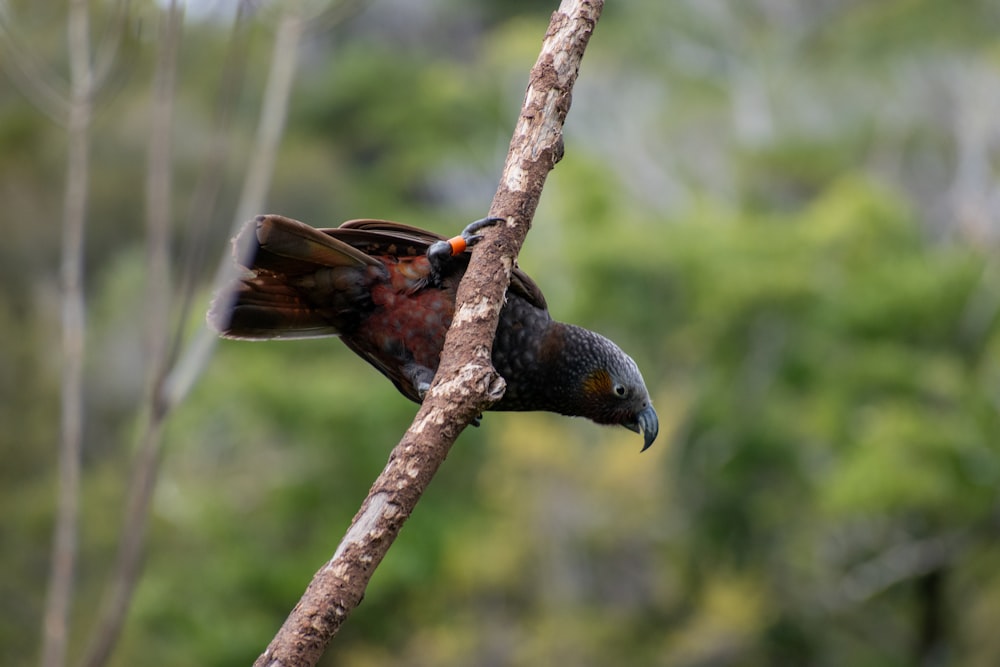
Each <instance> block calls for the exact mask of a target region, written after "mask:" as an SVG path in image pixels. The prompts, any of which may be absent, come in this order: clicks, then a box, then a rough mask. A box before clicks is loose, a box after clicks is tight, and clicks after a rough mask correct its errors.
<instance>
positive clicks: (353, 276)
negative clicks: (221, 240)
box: [208, 215, 382, 340]
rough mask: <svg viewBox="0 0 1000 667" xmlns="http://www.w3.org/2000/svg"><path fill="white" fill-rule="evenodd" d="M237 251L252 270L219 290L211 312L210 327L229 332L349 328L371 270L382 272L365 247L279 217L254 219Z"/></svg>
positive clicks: (303, 333)
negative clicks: (359, 246) (357, 246)
mask: <svg viewBox="0 0 1000 667" xmlns="http://www.w3.org/2000/svg"><path fill="white" fill-rule="evenodd" d="M233 249H234V254H235V256H236V261H237V263H238V264H240V265H241V266H244V267H246V272H245V273H244V274H243V275H242V276H240V277H239V278H238V279H237V280H235V281H234V282H233V284H231V285H230V286H229V287H227V288H225V289H223V290H220V291H219V292H218V293H217V294H216V296H215V299H214V301H213V302H212V307H211V308H210V310H209V313H208V322H209V325H210V326H211V327H212V328H213V329H215V330H216V331H218V332H219V333H220V334H222V335H223V336H225V337H226V338H240V339H247V340H266V339H273V338H314V337H318V336H335V335H337V334H339V333H342V331H343V329H344V327H345V326H346V325H349V323H350V319H351V313H352V312H356V307H357V305H358V304H357V301H358V300H360V299H364V298H366V296H367V294H368V285H367V283H368V281H369V278H370V276H373V275H375V274H376V273H377V272H378V271H381V270H382V265H381V264H380V263H379V262H378V260H376V259H374V258H372V257H370V256H369V255H366V254H365V253H363V252H361V251H360V250H358V249H357V248H354V247H352V246H350V245H348V244H347V243H344V242H343V241H340V240H338V239H336V238H333V237H332V236H330V235H328V234H325V233H323V232H322V231H320V230H317V229H314V228H313V227H310V226H308V225H306V224H303V223H301V222H298V221H297V220H292V219H290V218H285V217H282V216H279V215H262V216H258V217H257V218H256V219H254V220H251V221H250V222H248V223H247V224H246V226H244V228H243V229H242V230H241V231H240V233H239V234H238V235H237V236H236V238H234V239H233ZM368 267H373V268H370V269H369V268H368Z"/></svg>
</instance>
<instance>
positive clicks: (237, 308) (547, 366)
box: [208, 214, 659, 451]
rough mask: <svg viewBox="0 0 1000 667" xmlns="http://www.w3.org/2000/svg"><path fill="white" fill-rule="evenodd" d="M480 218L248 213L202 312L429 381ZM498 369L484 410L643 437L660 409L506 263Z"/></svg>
mask: <svg viewBox="0 0 1000 667" xmlns="http://www.w3.org/2000/svg"><path fill="white" fill-rule="evenodd" d="M501 220H502V218H483V219H482V220H477V221H476V222H473V223H471V224H470V225H468V226H467V227H466V228H465V230H464V231H463V232H462V233H461V235H460V236H455V237H452V238H447V237H444V236H441V235H439V234H436V233H434V232H430V231H425V230H423V229H419V228H417V227H412V226H409V225H405V224H403V223H398V222H391V221H388V220H374V219H363V220H349V221H347V222H345V223H343V224H341V225H340V226H339V227H335V228H325V229H323V228H314V227H311V226H310V225H307V224H305V223H303V222H299V221H298V220H293V219H292V218H287V217H284V216H281V215H275V214H270V215H260V216H257V217H256V218H255V219H253V220H250V221H249V222H248V223H246V225H244V227H243V228H242V230H241V231H240V232H239V233H238V234H237V236H236V237H235V238H234V239H233V245H234V254H235V256H236V258H237V262H238V263H242V264H243V266H241V270H242V274H241V275H240V276H239V277H238V278H236V279H235V280H234V281H233V283H232V284H231V285H229V286H228V287H227V288H224V289H223V290H220V291H219V292H218V293H217V295H216V297H215V299H214V301H213V303H212V305H211V307H210V310H209V313H208V323H209V325H210V326H211V327H212V328H213V329H214V330H215V331H216V332H218V333H219V334H220V335H221V336H222V337H223V338H230V339H237V340H272V339H297V338H314V337H322V336H336V337H339V338H340V340H341V341H342V342H343V343H344V344H345V345H347V347H348V348H349V349H351V350H352V351H353V352H355V353H356V354H358V355H359V356H360V357H361V358H362V359H364V360H365V361H367V362H368V363H369V364H371V365H372V366H374V367H375V368H376V369H377V370H378V371H380V372H381V373H382V374H383V375H384V376H386V377H387V378H388V379H389V380H391V381H392V383H393V384H394V385H395V386H396V388H397V389H398V390H399V392H400V393H401V394H403V396H405V397H407V398H409V399H411V400H413V401H415V402H417V403H420V402H421V401H422V400H423V397H424V395H425V394H426V393H427V391H428V390H429V389H430V386H431V381H432V380H433V379H434V374H435V372H436V371H437V367H438V362H439V360H440V356H441V349H442V348H443V346H444V338H445V333H446V332H447V330H448V327H449V325H450V324H451V320H452V316H453V314H454V311H455V294H456V292H457V289H458V284H459V281H460V280H461V279H462V276H463V275H464V274H465V271H466V269H467V268H468V264H469V257H470V256H471V254H470V253H471V248H472V247H473V246H474V245H475V243H476V242H478V241H479V240H481V238H482V237H481V235H480V234H478V232H479V231H481V230H482V229H484V228H485V227H487V226H489V225H492V224H496V223H497V222H499V221H501ZM492 362H493V366H494V368H495V369H496V371H497V372H498V373H499V374H500V375H501V376H502V377H503V378H504V380H505V381H506V391H505V392H504V394H503V397H502V398H501V399H500V400H499V401H497V402H496V403H494V404H493V405H492V406H490V407H489V408H488V409H489V410H491V411H535V410H542V411H548V412H555V413H558V414H562V415H568V416H574V417H584V418H587V419H590V420H591V421H593V422H595V423H597V424H604V425H618V426H624V427H625V428H627V429H630V430H632V431H634V432H636V433H639V434H641V435H642V436H643V438H644V444H643V448H642V451H645V450H646V449H648V448H649V447H650V445H652V444H653V441H654V440H655V439H656V436H657V433H658V431H659V420H658V418H657V415H656V411H655V410H654V409H653V404H652V401H651V400H650V397H649V391H648V390H647V389H646V384H645V382H644V380H643V377H642V374H641V373H640V372H639V368H638V366H637V365H636V363H635V361H633V360H632V358H631V357H629V356H628V355H627V354H626V353H625V352H623V351H622V349H621V348H619V347H618V346H617V345H616V344H615V343H613V342H611V341H610V340H609V339H607V338H605V337H604V336H602V335H600V334H598V333H595V332H593V331H590V330H588V329H585V328H583V327H579V326H576V325H573V324H566V323H563V322H559V321H556V320H554V319H553V318H552V317H551V316H550V315H549V310H548V305H547V304H546V301H545V297H544V296H543V295H542V291H541V289H540V288H539V287H538V285H537V284H536V283H535V282H534V281H533V280H532V279H531V278H530V277H529V276H528V275H527V274H526V273H524V271H522V270H521V269H520V268H519V267H517V266H516V265H515V267H514V269H513V271H512V274H511V282H510V287H509V288H508V290H507V295H506V300H505V303H504V306H503V308H502V310H501V312H500V319H499V323H498V325H497V331H496V336H495V339H494V342H493V352H492Z"/></svg>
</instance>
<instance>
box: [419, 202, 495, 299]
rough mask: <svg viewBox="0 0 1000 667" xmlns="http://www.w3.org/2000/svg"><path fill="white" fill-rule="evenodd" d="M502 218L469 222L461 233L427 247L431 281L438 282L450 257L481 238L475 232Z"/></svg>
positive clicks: (458, 253) (463, 250)
mask: <svg viewBox="0 0 1000 667" xmlns="http://www.w3.org/2000/svg"><path fill="white" fill-rule="evenodd" d="M503 221H504V218H483V219H481V220H476V221H475V222H470V223H469V224H468V225H466V227H465V229H463V230H462V233H461V235H459V236H453V237H451V238H450V239H448V240H447V241H436V242H434V243H432V244H431V246H430V247H429V248H427V259H428V261H430V263H431V279H432V282H433V283H435V284H436V283H439V282H440V280H441V276H442V275H444V268H445V264H446V263H447V262H448V260H449V259H451V258H452V257H456V256H458V255H461V254H462V253H463V252H465V250H466V248H471V247H472V246H474V245H476V244H477V243H479V241H481V240H482V239H483V237H482V235H480V234H477V233H476V232H478V231H480V230H481V229H484V228H486V227H490V226H492V225H495V224H497V223H498V222H503Z"/></svg>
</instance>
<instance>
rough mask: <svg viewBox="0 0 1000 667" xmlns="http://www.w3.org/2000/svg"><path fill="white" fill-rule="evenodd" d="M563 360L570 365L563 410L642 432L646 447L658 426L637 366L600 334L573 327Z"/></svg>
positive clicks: (643, 449)
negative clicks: (564, 408) (566, 400)
mask: <svg viewBox="0 0 1000 667" xmlns="http://www.w3.org/2000/svg"><path fill="white" fill-rule="evenodd" d="M572 329H573V331H571V332H568V337H569V338H570V339H571V342H569V344H567V345H566V355H565V357H564V363H565V364H566V365H567V366H568V368H569V369H571V372H569V373H567V375H568V376H569V378H571V379H569V382H568V384H569V387H568V389H569V391H568V392H567V394H568V395H567V396H566V397H565V398H566V399H568V402H567V403H566V404H565V405H566V407H567V410H566V414H575V415H577V416H580V417H587V418H588V419H591V420H593V421H595V422H597V423H598V424H614V425H618V426H624V427H625V428H627V429H630V430H632V431H635V432H636V433H641V434H642V436H643V438H644V445H643V448H642V451H646V450H647V449H648V448H649V446H650V445H652V444H653V440H655V439H656V435H657V433H658V432H659V429H660V422H659V419H658V418H657V416H656V410H654V409H653V402H652V401H651V400H650V398H649V391H648V390H647V389H646V383H645V382H644V381H643V379H642V373H640V372H639V367H638V366H637V365H636V363H635V362H634V361H633V360H632V358H631V357H630V356H628V355H627V354H625V352H623V351H622V349H621V348H620V347H618V346H617V345H615V344H614V343H613V342H611V341H610V340H608V339H607V338H605V337H604V336H601V335H600V334H597V333H594V332H592V331H588V330H586V329H581V328H578V327H572Z"/></svg>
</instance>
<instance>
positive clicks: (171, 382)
mask: <svg viewBox="0 0 1000 667" xmlns="http://www.w3.org/2000/svg"><path fill="white" fill-rule="evenodd" d="M298 5H299V3H290V5H289V7H288V8H287V9H286V10H285V13H284V14H283V16H282V18H281V21H280V23H279V24H278V30H277V32H276V34H275V39H274V51H273V55H272V57H271V69H270V72H269V73H268V78H267V84H266V86H265V88H264V101H263V106H262V108H261V112H260V120H259V122H258V125H257V137H256V141H255V144H254V147H253V151H252V152H251V154H250V155H251V158H250V164H249V166H248V167H247V171H246V176H245V177H244V180H243V189H242V191H241V193H240V198H239V201H238V203H237V205H236V215H235V217H234V219H233V222H232V227H231V230H232V232H233V234H235V233H236V231H237V230H238V229H239V227H240V226H241V225H242V224H243V223H244V222H246V221H247V220H248V219H249V218H251V217H252V216H253V215H255V214H256V213H257V212H258V211H260V210H261V209H262V208H263V206H264V202H265V199H266V197H267V192H268V190H269V189H270V185H271V176H272V175H273V172H274V162H275V158H276V157H277V153H278V146H279V144H280V142H281V136H282V134H283V132H284V129H285V119H286V117H287V115H288V100H289V98H290V97H291V94H292V83H293V82H294V80H295V68H296V66H297V64H298V53H299V42H300V40H301V38H302V31H303V29H304V27H305V22H304V21H303V19H302V16H301V14H300V13H299V7H298ZM235 275H236V268H235V267H234V266H232V265H231V262H230V261H229V256H228V253H227V254H226V255H225V259H224V260H223V261H222V263H221V264H220V266H219V270H218V272H217V275H216V277H215V285H217V286H221V285H225V284H228V283H229V282H230V281H231V280H232V279H233V277H235ZM216 340H217V336H216V334H215V332H214V331H211V330H209V329H208V327H205V326H203V327H202V328H201V329H199V330H198V333H197V334H195V337H194V339H192V341H191V343H190V344H189V345H188V346H187V348H186V349H185V350H184V353H183V354H182V355H181V357H180V359H179V360H178V362H177V364H176V365H175V366H174V368H173V369H172V370H171V372H170V375H169V376H168V377H167V378H166V381H165V382H164V390H163V401H164V405H165V408H166V409H168V410H169V409H170V407H172V406H174V405H177V404H178V403H179V402H180V401H181V400H182V399H183V398H184V396H186V395H187V393H188V392H189V391H190V390H191V387H192V386H194V382H195V380H197V378H198V376H199V375H200V374H201V372H202V371H203V370H204V369H205V366H206V365H207V363H208V359H209V357H210V356H211V354H212V351H213V350H214V349H215V343H216Z"/></svg>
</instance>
